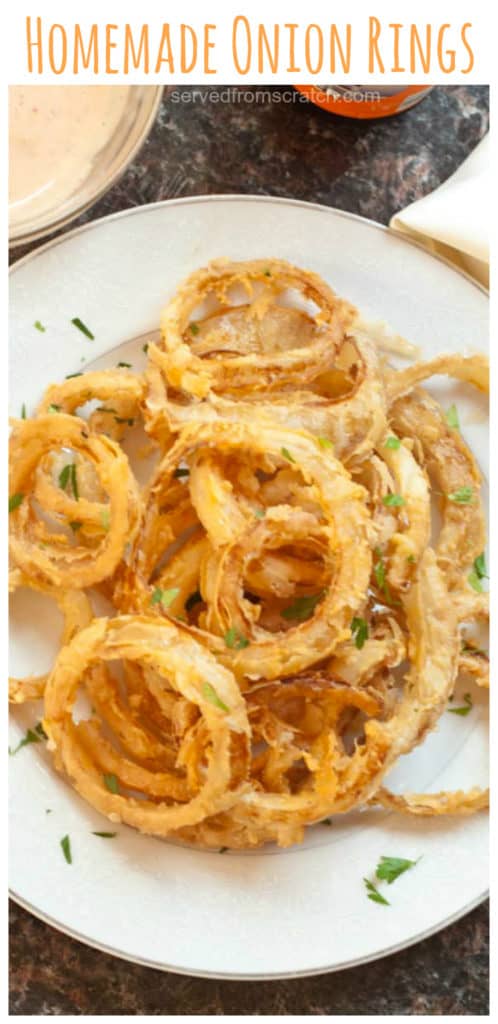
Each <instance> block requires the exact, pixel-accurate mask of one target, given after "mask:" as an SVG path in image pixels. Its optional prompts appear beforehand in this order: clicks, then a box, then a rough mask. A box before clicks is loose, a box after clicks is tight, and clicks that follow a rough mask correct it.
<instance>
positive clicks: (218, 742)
mask: <svg viewBox="0 0 498 1024" xmlns="http://www.w3.org/2000/svg"><path fill="white" fill-rule="evenodd" d="M121 658H123V659H125V660H126V661H131V662H137V663H138V664H139V665H140V666H145V667H146V668H148V669H151V670H153V675H154V676H155V680H156V688H157V689H156V695H157V697H158V698H159V700H160V699H161V696H162V692H163V688H164V689H165V690H167V691H168V690H170V689H173V692H174V693H176V694H179V695H181V696H182V697H184V698H185V699H186V700H187V701H188V702H190V703H191V704H193V705H194V706H195V708H196V709H197V710H198V712H199V713H200V715H201V716H202V722H203V725H204V728H205V730H206V731H207V741H206V743H205V745H203V746H202V748H201V752H202V754H203V755H204V756H205V765H204V768H203V770H202V772H201V774H200V778H199V784H198V787H197V791H196V792H193V793H188V790H187V788H186V787H185V785H183V786H181V785H177V787H176V789H177V793H176V795H175V794H174V793H173V789H174V785H173V783H174V781H175V780H174V778H173V777H172V778H169V779H168V778H167V776H168V775H170V776H171V769H168V768H164V767H163V770H162V771H161V770H160V768H158V769H157V770H154V767H153V768H150V767H149V768H147V766H146V765H142V766H141V765H140V759H141V758H144V756H145V755H147V754H148V756H149V760H150V751H148V750H147V748H145V749H144V750H143V751H141V752H140V751H139V752H138V754H137V753H135V760H136V761H138V764H136V765H135V767H134V766H133V764H131V763H130V762H129V760H128V758H127V757H126V756H124V755H119V751H118V748H117V747H116V748H114V747H111V746H110V744H105V743H104V744H102V736H101V735H100V732H99V730H96V729H95V726H94V725H93V724H92V722H86V723H85V722H80V723H79V724H78V725H77V724H75V722H74V721H73V717H72V711H73V706H74V702H75V699H76V696H77V692H78V689H79V686H80V684H81V683H83V684H84V683H85V676H86V675H87V674H88V673H90V675H91V673H92V669H93V668H94V667H95V666H97V668H98V669H100V671H102V663H104V664H105V663H107V662H109V661H116V660H117V659H121ZM43 727H44V729H45V731H46V733H47V736H48V737H49V749H51V750H52V751H53V753H54V761H55V765H56V767H57V768H58V769H59V770H60V771H63V772H65V773H66V774H67V775H68V776H69V777H70V779H71V781H72V783H73V785H74V786H75V788H76V789H77V791H78V792H79V793H80V794H81V795H82V796H83V797H84V798H85V799H86V800H88V802H89V803H91V804H92V806H93V807H95V808H96V809H97V810H99V811H101V812H102V813H103V814H105V815H107V817H109V818H110V819H111V820H112V821H117V820H119V821H123V822H125V823H126V824H129V825H133V826H134V827H135V828H138V829H140V830H141V831H144V832H147V833H150V834H152V835H158V836H164V835H168V834H169V833H170V832H171V831H172V830H174V829H176V828H180V827H182V826H186V825H194V824H196V823H198V822H199V821H202V819H203V818H204V817H205V816H206V815H207V814H208V813H212V812H213V810H215V811H222V810H225V809H227V808H229V807H230V806H231V804H232V803H234V802H235V800H236V799H237V797H238V796H239V795H240V793H241V791H243V789H244V788H245V783H244V772H245V769H244V764H245V762H246V761H247V753H248V738H249V723H248V719H247V713H246V708H245V704H244V700H243V698H242V696H241V694H240V692H239V689H238V687H237V685H236V683H235V680H234V678H233V676H232V675H231V673H230V672H229V671H228V670H227V669H225V668H223V666H221V665H219V664H218V663H217V662H216V660H215V658H214V657H213V656H212V655H211V654H209V652H208V651H206V650H205V648H203V647H201V646H200V645H199V644H197V643H196V642H195V641H194V640H192V638H191V637H190V636H188V634H187V633H186V632H185V631H183V630H180V629H178V628H177V627H175V626H173V625H172V624H171V623H169V622H160V621H158V620H157V619H156V620H151V619H147V618H146V617H143V616H121V617H119V618H117V619H111V620H108V619H105V618H102V619H95V620H94V622H93V623H92V624H91V625H90V626H88V627H87V628H86V629H84V630H82V631H81V632H80V633H78V634H77V635H76V636H75V637H74V639H73V641H72V642H71V643H70V644H69V645H68V646H67V647H65V648H63V649H62V651H61V652H60V654H59V656H58V658H57V661H56V664H55V666H54V669H53V671H52V673H51V674H50V677H49V680H48V683H47V688H46V692H45V714H44V719H43ZM120 739H121V742H123V739H124V741H125V742H126V736H124V737H123V735H122V734H121V735H120ZM134 749H135V751H136V743H135V744H134ZM95 757H96V758H97V763H96V762H95V760H94V758H95ZM109 767H111V768H112V774H113V777H115V778H116V779H117V784H114V785H113V786H112V787H111V788H109V786H108V785H106V781H105V778H104V775H106V771H105V769H107V768H109ZM102 769H104V771H103V770H102ZM151 775H152V776H153V777H154V778H156V783H157V781H159V783H161V780H164V782H163V785H162V786H161V785H159V787H158V786H157V785H156V786H154V778H152V779H151ZM157 776H159V780H158V779H157ZM165 777H166V778H165ZM182 778H183V779H184V778H185V775H184V774H182V772H181V771H179V772H177V778H176V781H177V783H181V781H182ZM127 788H128V789H133V790H135V789H138V790H139V791H141V792H142V794H143V795H144V797H145V799H138V798H137V797H136V796H135V795H132V794H130V793H125V792H121V791H118V789H119V790H121V789H127ZM165 789H166V790H167V794H166V796H167V799H162V797H163V796H164V795H165V794H164V790H165ZM161 790H162V791H161ZM173 801H174V802H173Z"/></svg>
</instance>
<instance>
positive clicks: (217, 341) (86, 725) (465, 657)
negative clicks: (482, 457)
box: [9, 260, 489, 849]
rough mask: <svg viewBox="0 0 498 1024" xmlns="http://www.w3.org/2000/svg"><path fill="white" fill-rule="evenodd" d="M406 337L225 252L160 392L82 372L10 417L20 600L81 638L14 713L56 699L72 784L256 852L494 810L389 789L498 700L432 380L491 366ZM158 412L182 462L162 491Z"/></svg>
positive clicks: (210, 844) (192, 298) (472, 492)
mask: <svg viewBox="0 0 498 1024" xmlns="http://www.w3.org/2000/svg"><path fill="white" fill-rule="evenodd" d="M400 346H401V348H402V351H403V353H404V354H405V355H408V354H410V353H411V352H412V351H413V349H412V347H411V346H409V344H408V342H406V341H404V339H399V338H398V339H397V338H395V337H394V336H390V335H389V332H388V331H387V328H386V329H384V328H383V329H382V330H380V328H379V326H377V327H375V325H373V326H372V329H371V330H370V329H369V325H368V324H367V323H366V322H365V321H363V320H362V319H361V318H360V316H359V314H358V313H357V311H356V310H355V309H354V308H353V307H352V306H351V305H350V304H349V303H348V302H347V301H345V300H343V299H341V298H339V297H338V296H337V295H336V294H335V293H334V292H333V291H332V290H331V289H330V288H329V286H328V285H327V284H325V282H323V281H322V280H321V279H320V278H319V277H318V276H317V275H316V274H314V273H312V272H310V271H305V270H301V269H300V268H298V267H295V266H293V265H291V264H289V263H286V262H285V261H283V260H253V261H248V262H245V263H234V262H229V261H226V260H217V261H215V262H213V263H211V264H210V265H209V266H208V267H206V268H203V269H201V270H198V271H196V272H195V273H194V274H192V275H191V276H190V277H189V278H188V279H187V280H186V281H185V282H184V283H183V284H182V285H181V286H180V287H179V289H178V291H177V293H176V294H175V296H174V297H173V298H172V300H171V301H170V302H169V304H168V305H167V307H166V308H165V311H164V313H163V316H162V318H161V341H160V342H159V343H158V344H157V345H154V344H150V345H149V348H148V365H147V369H146V372H145V374H144V375H142V376H139V375H135V374H134V373H132V372H129V371H128V370H123V369H116V370H107V371H91V372H89V373H86V374H80V375H77V376H76V377H74V378H70V379H67V380H65V381H63V382H62V383H61V384H57V383H55V384H52V385H51V386H50V387H49V388H48V389H47V391H46V392H45V395H44V396H43V399H42V401H41V403H40V405H39V407H38V411H37V415H36V416H35V417H33V418H32V419H30V420H25V421H19V420H16V421H14V424H13V430H12V436H11V481H10V502H9V513H10V515H9V519H10V526H11V541H10V551H11V558H12V564H13V569H12V575H11V588H12V589H15V588H16V587H18V586H27V587H31V588H33V589H35V590H37V591H39V592H40V593H42V594H46V595H47V596H48V597H50V598H53V599H55V600H56V601H57V603H58V605H59V607H60V609H61V611H62V612H63V615H64V630H63V636H62V646H61V650H60V653H59V655H58V657H57V660H56V663H55V665H54V667H53V669H52V671H51V672H50V673H49V675H48V678H47V677H46V676H39V677H30V678H28V679H26V680H11V682H10V699H11V701H12V702H13V703H21V702H24V701H28V700H32V699H37V698H43V700H44V715H43V725H44V728H45V731H46V733H47V735H48V737H49V740H48V746H49V749H50V750H51V751H52V752H53V755H54V764H55V767H56V768H57V770H58V771H60V772H61V773H62V774H63V775H64V776H65V777H66V778H67V779H68V780H69V782H70V783H71V784H72V785H73V786H74V787H75V789H76V790H77V791H78V792H79V793H80V795H81V796H83V797H84V798H85V799H86V800H88V802H89V803H91V804H92V806H94V807H95V808H97V809H98V810H99V811H101V812H102V813H103V814H104V815H106V816H107V817H108V818H110V820H111V821H123V822H125V823H127V824H129V825H132V826H133V827H135V828H137V829H139V830H140V831H142V832H146V833H150V834H153V835H157V836H162V837H166V836H172V837H174V838H175V839H176V840H180V841H182V842H187V843H191V844H195V845H198V846H203V847H207V848H213V849H215V848H219V847H220V846H222V847H232V848H239V849H240V848H251V847H257V846H260V845H261V844H263V843H266V842H276V843H278V844H279V845H281V846H288V845H290V844H292V843H296V842H300V841H301V840H302V839H303V836H304V834H305V830H306V828H308V827H311V826H313V825H314V824H316V823H317V822H319V821H320V820H322V819H323V818H325V817H329V816H330V815H335V814H346V813H348V812H349V811H351V810H353V809H355V808H360V807H375V806H376V805H377V806H380V807H384V808H388V809H390V810H392V811H395V812H399V813H402V814H411V815H415V816H428V815H440V814H449V815H451V814H457V815H458V814H460V815H462V814H470V813H473V812H476V811H479V810H482V809H483V808H484V807H486V806H487V802H488V794H487V791H484V790H481V789H478V788H474V789H470V790H468V791H466V792H464V791H458V792H455V793H428V794H418V793H406V794H398V793H396V794H395V793H392V792H391V791H390V790H389V788H388V780H387V776H388V773H389V770H390V768H391V767H393V765H394V764H395V763H396V761H397V760H398V758H399V757H401V756H403V755H404V754H407V753H409V751H411V750H412V749H413V748H414V747H415V746H417V745H418V744H420V743H422V742H423V741H424V740H425V738H426V736H427V735H428V733H429V732H430V731H431V730H433V729H434V728H435V727H436V725H437V722H438V719H439V718H440V716H441V714H442V713H443V712H444V711H445V709H446V707H447V701H448V700H449V698H450V697H451V696H452V694H453V691H454V688H455V684H456V683H457V681H458V679H459V678H460V677H462V679H464V680H465V683H466V685H474V684H475V685H477V686H479V687H486V686H488V685H489V663H488V657H487V655H486V653H485V652H484V651H483V650H482V648H481V646H480V645H479V644H478V642H477V639H476V638H475V636H474V633H473V632H472V630H473V627H474V626H475V625H476V624H479V625H482V623H483V622H484V621H485V619H486V618H487V610H488V600H487V594H486V593H484V592H483V590H484V587H483V580H484V579H485V575H486V573H485V565H484V559H483V557H482V552H483V548H484V542H485V531H484V517H483V509H482V502H481V497H480V487H481V475H480V471H479V468H478V466H477V463H476V460H475V458H474V456H473V455H472V453H471V452H470V450H469V448H468V447H467V445H466V444H465V441H464V439H463V437H462V435H461V434H460V432H459V430H458V427H457V426H456V425H455V423H454V422H452V421H451V418H450V422H448V417H447V416H446V415H445V414H444V412H443V410H442V409H441V408H440V407H439V405H438V404H437V402H435V401H434V399H432V398H431V397H430V396H429V395H428V394H427V393H426V392H425V391H423V390H422V389H421V388H420V384H421V382H423V381H424V380H426V379H427V378H428V377H430V376H432V375H433V374H441V373H442V374H448V375H451V376H454V377H456V378H457V379H459V380H462V381H464V382H467V383H470V384H472V385H473V386H475V387H476V388H478V389H479V390H481V391H486V390H487V387H488V365H487V360H486V359H485V357H483V356H480V355H472V356H462V357H460V356H458V355H453V354H452V355H449V356H438V357H437V358H435V359H433V360H430V361H429V362H426V363H415V364H414V365H412V366H409V367H408V368H406V369H404V370H401V371H396V370H394V369H392V368H391V367H390V366H388V365H386V363H385V360H384V359H383V358H381V357H380V349H381V348H385V349H386V348H387V349H389V348H391V349H393V350H398V349H399V348H400ZM95 402H97V403H98V405H95V404H94V403H95ZM87 405H88V408H87V409H85V407H86V406H87ZM136 419H140V420H143V423H144V426H145V429H146V431H147V432H148V434H149V435H150V437H151V438H153V440H154V442H155V443H156V444H158V445H159V448H160V451H161V457H160V460H159V463H158V464H157V466H156V468H155V469H153V470H152V471H151V475H150V478H149V480H148V482H147V484H146V485H145V487H144V488H143V489H141V488H140V487H139V486H138V484H137V482H136V480H135V477H134V474H133V471H132V469H131V467H130V464H129V462H128V458H127V456H126V455H125V453H124V451H123V449H122V447H121V444H120V442H121V440H122V438H123V432H124V430H125V429H126V427H127V426H128V425H131V424H133V423H134V422H135V420H136ZM435 507H437V508H438V512H439V520H440V522H438V524H437V526H436V522H435V519H434V508H435ZM90 587H97V589H98V590H100V591H101V592H103V593H104V594H105V596H106V597H107V598H108V599H109V600H110V601H111V602H112V604H113V607H114V610H115V617H114V618H113V617H109V618H101V617H96V618H94V617H93V612H92V608H91V604H90V601H89V598H88V596H87V593H86V590H87V588H90ZM82 706H83V707H86V708H87V710H86V711H83V712H82V711H81V707H82ZM78 709H79V710H78ZM90 709H91V710H90ZM386 780H387V781H386ZM371 813H375V812H374V811H372V812H371Z"/></svg>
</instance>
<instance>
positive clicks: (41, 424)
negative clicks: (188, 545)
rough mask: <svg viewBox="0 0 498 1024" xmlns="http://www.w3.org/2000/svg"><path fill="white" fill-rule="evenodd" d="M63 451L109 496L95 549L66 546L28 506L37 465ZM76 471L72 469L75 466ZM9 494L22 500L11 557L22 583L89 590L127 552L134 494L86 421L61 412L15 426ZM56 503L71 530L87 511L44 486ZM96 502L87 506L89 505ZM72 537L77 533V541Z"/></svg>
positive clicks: (118, 460)
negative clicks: (89, 469) (87, 469)
mask: <svg viewBox="0 0 498 1024" xmlns="http://www.w3.org/2000/svg"><path fill="white" fill-rule="evenodd" d="M62 449H65V450H66V451H67V452H71V453H72V455H71V458H72V459H75V458H76V459H77V460H79V459H81V460H82V461H83V464H84V463H85V461H86V462H88V463H89V464H90V465H91V467H92V469H93V470H94V471H95V474H96V476H97V478H98V480H99V483H100V485H101V487H102V490H103V491H104V493H105V494H106V495H107V497H108V502H107V503H106V504H105V506H102V508H101V509H100V512H102V509H105V513H106V517H105V519H101V524H100V531H99V533H100V536H99V541H98V544H97V546H96V547H89V546H87V545H86V544H75V546H74V547H73V546H70V544H69V540H68V538H67V536H65V535H63V534H60V533H55V532H54V531H53V530H52V531H50V530H48V529H47V528H46V527H45V525H44V524H43V523H42V524H41V525H40V528H39V518H38V515H37V511H36V509H35V508H34V506H33V502H32V500H31V497H32V496H33V494H34V491H35V489H36V479H37V473H38V469H39V467H40V463H42V464H43V460H44V458H45V457H46V456H47V455H49V454H50V453H51V452H53V451H54V450H55V451H61V450H62ZM73 464H74V463H73ZM10 466H11V468H10V494H11V495H21V496H22V500H21V502H20V504H19V505H18V507H17V508H16V509H15V510H14V511H13V512H12V514H11V515H10V527H11V529H10V552H11V556H12V559H13V562H14V565H15V566H17V567H18V568H19V569H21V570H22V571H23V572H24V573H25V574H26V575H27V576H29V577H32V578H34V579H36V580H41V581H45V582H48V583H51V584H53V585H54V586H58V587H65V588H71V589H72V588H74V587H85V586H91V585H92V584H95V583H98V582H99V581H100V580H103V579H105V578H106V577H108V576H109V575H111V574H112V573H113V572H114V570H115V568H116V566H117V565H118V563H119V562H120V560H121V558H122V556H123V552H124V549H125V546H126V544H127V543H128V542H130V541H131V540H132V539H133V536H134V533H135V531H136V527H137V524H138V508H139V495H138V488H137V485H136V483H135V481H134V478H133V476H132V474H131V470H130V468H129V464H128V459H127V457H126V455H125V454H124V452H123V451H122V450H121V448H120V447H119V446H118V445H117V444H116V443H115V442H114V441H111V440H110V439H109V438H107V437H105V436H104V435H103V434H99V435H95V434H90V433H88V431H87V426H86V424H85V422H84V421H83V420H80V419H79V418H78V417H76V416H68V415H65V414H63V413H54V414H52V415H46V416H39V417H37V418H35V419H32V420H17V421H15V423H14V428H13V431H12V434H11V439H10ZM47 491H50V493H51V494H52V496H53V497H54V500H55V501H56V507H55V509H50V508H47V509H46V510H45V511H47V512H51V511H55V512H56V513H61V514H62V516H64V517H65V518H66V519H67V522H68V524H69V523H70V522H72V521H74V520H78V519H79V517H81V519H82V520H84V518H85V515H86V514H88V512H90V514H91V512H92V509H91V508H90V509H88V508H87V502H86V499H85V498H84V497H81V500H80V497H79V495H78V494H77V493H76V494H74V493H73V495H72V497H70V496H68V495H66V494H64V493H63V491H62V489H57V488H55V487H54V486H52V487H50V486H49V487H48V488H47V489H46V491H45V493H47ZM92 504H93V503H90V505H92ZM75 536H76V537H77V534H76V535H75Z"/></svg>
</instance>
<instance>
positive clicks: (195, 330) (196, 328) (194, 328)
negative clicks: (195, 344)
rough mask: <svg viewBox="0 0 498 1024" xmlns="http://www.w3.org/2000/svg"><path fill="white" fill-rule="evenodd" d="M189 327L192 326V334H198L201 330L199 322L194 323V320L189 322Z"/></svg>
mask: <svg viewBox="0 0 498 1024" xmlns="http://www.w3.org/2000/svg"><path fill="white" fill-rule="evenodd" d="M189 327H190V330H191V331H192V334H194V335H195V334H198V333H199V331H200V327H199V324H196V323H194V321H192V323H191V324H189Z"/></svg>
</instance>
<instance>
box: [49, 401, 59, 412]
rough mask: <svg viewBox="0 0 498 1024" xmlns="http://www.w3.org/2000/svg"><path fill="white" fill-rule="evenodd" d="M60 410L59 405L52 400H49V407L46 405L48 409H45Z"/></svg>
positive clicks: (50, 410)
mask: <svg viewBox="0 0 498 1024" xmlns="http://www.w3.org/2000/svg"><path fill="white" fill-rule="evenodd" d="M60 411H61V407H60V405H55V403H54V402H51V403H50V405H49V407H48V409H47V412H60Z"/></svg>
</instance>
